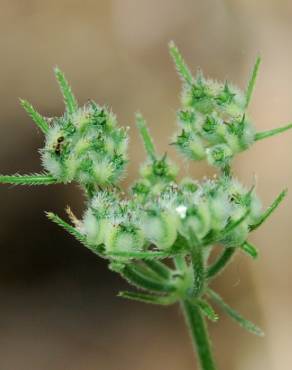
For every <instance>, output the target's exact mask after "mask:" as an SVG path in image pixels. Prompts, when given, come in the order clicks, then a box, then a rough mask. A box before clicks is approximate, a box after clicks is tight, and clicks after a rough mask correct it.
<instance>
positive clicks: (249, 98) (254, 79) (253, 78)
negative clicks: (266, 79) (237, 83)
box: [245, 57, 261, 108]
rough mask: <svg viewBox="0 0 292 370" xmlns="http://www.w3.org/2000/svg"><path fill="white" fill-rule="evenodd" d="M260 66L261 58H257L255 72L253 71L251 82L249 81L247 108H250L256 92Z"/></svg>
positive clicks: (246, 96)
mask: <svg viewBox="0 0 292 370" xmlns="http://www.w3.org/2000/svg"><path fill="white" fill-rule="evenodd" d="M260 64H261V58H260V57H257V59H256V62H255V65H254V67H253V70H252V74H251V77H250V80H249V82H248V85H247V90H246V94H245V99H246V103H245V108H247V107H248V105H249V102H250V100H251V96H252V93H253V90H254V87H255V83H256V79H257V76H258V72H259V67H260Z"/></svg>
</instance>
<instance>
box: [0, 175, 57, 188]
mask: <svg viewBox="0 0 292 370" xmlns="http://www.w3.org/2000/svg"><path fill="white" fill-rule="evenodd" d="M0 183H2V184H11V185H52V184H58V180H57V179H55V178H54V177H53V176H51V175H49V174H46V173H32V174H29V175H21V174H18V173H17V174H15V175H0Z"/></svg>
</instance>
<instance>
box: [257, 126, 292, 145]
mask: <svg viewBox="0 0 292 370" xmlns="http://www.w3.org/2000/svg"><path fill="white" fill-rule="evenodd" d="M291 128H292V123H288V124H287V125H285V126H282V127H277V128H274V129H272V130H268V131H262V132H257V133H256V135H255V140H256V141H259V140H263V139H267V138H268V137H272V136H275V135H278V134H281V133H282V132H285V131H287V130H290V129H291Z"/></svg>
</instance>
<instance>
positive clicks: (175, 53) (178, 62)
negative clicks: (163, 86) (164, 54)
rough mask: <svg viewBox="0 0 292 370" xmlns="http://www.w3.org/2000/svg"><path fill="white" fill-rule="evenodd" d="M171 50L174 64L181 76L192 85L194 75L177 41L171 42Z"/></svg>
mask: <svg viewBox="0 0 292 370" xmlns="http://www.w3.org/2000/svg"><path fill="white" fill-rule="evenodd" d="M169 51H170V55H171V56H172V59H173V61H174V64H175V66H176V69H177V71H178V73H179V75H180V76H181V78H182V79H183V80H184V81H185V82H187V83H188V84H189V85H192V83H193V76H192V73H191V72H190V70H189V68H188V66H187V65H186V63H185V61H184V59H183V57H182V55H181V54H180V52H179V50H178V48H177V47H176V45H175V43H174V42H173V41H171V42H170V43H169Z"/></svg>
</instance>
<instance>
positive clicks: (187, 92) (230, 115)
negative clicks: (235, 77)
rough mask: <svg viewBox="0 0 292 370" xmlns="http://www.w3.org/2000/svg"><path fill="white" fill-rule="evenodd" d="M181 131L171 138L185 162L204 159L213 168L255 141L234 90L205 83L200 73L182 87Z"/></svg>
mask: <svg viewBox="0 0 292 370" xmlns="http://www.w3.org/2000/svg"><path fill="white" fill-rule="evenodd" d="M178 122H179V125H180V126H181V130H180V132H179V133H178V134H176V136H175V138H174V144H175V145H176V147H177V148H178V150H179V151H180V152H181V153H182V154H183V155H184V156H186V157H187V158H188V159H193V160H201V159H207V161H208V162H209V164H211V165H214V166H217V167H225V166H226V165H228V164H229V163H230V161H231V159H232V158H233V156H234V155H235V154H236V153H238V152H240V151H242V150H245V149H247V148H248V147H249V146H250V145H251V144H252V143H253V142H254V140H255V130H254V128H253V126H252V124H251V122H250V121H249V119H248V118H247V116H246V114H245V97H244V94H243V93H242V92H241V91H239V90H238V89H237V88H235V87H234V86H232V85H230V84H228V83H227V82H226V83H225V84H221V83H218V82H216V81H213V80H210V79H205V78H204V77H203V75H202V74H201V73H199V74H198V75H197V77H196V78H195V79H194V81H193V83H192V84H191V85H190V84H188V83H185V84H184V89H183V93H182V109H181V110H179V112H178Z"/></svg>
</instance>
